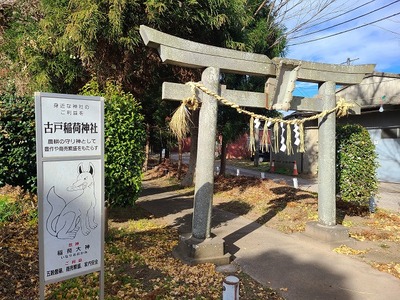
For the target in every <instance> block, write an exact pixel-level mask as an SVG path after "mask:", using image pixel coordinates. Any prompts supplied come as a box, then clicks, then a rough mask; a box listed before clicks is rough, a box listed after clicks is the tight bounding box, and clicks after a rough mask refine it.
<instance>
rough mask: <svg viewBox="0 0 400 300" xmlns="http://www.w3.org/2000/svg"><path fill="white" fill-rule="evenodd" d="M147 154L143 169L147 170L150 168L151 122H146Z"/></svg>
mask: <svg viewBox="0 0 400 300" xmlns="http://www.w3.org/2000/svg"><path fill="white" fill-rule="evenodd" d="M144 151H145V156H144V162H143V167H142V171H143V172H146V171H147V170H148V169H149V157H150V124H146V146H145V149H144Z"/></svg>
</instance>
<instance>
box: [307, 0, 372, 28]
mask: <svg viewBox="0 0 400 300" xmlns="http://www.w3.org/2000/svg"><path fill="white" fill-rule="evenodd" d="M375 1H376V0H371V1H369V2H367V3H364V4H361V5H360V6H357V7H355V8H353V9H351V10H349V11H346V12H344V13H341V14H339V15H335V16H333V17H332V18H330V19H327V20H324V21H321V22H319V23H316V24H312V25H309V26H305V27H303V28H302V30H305V29H308V28H312V27H315V26H318V25H321V24H323V23H326V22H329V21H332V20H333V19H336V18H339V17H341V16H344V15H347V14H349V13H351V12H353V11H356V10H357V9H359V8H361V7H363V6H366V5H368V4H370V3H372V2H375Z"/></svg>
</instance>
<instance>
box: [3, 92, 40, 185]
mask: <svg viewBox="0 0 400 300" xmlns="http://www.w3.org/2000/svg"><path fill="white" fill-rule="evenodd" d="M6 184H10V185H13V186H21V187H22V188H23V189H24V190H27V191H29V192H35V191H36V139H35V102H34V99H33V97H15V96H12V95H0V186H4V185H6Z"/></svg>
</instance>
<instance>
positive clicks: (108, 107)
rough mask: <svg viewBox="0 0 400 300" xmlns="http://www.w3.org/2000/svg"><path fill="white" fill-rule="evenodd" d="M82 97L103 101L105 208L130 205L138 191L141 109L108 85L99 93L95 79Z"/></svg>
mask: <svg viewBox="0 0 400 300" xmlns="http://www.w3.org/2000/svg"><path fill="white" fill-rule="evenodd" d="M83 93H84V94H85V95H97V96H103V97H104V98H105V117H104V123H105V124H104V125H105V152H106V155H105V184H106V186H105V193H106V201H107V203H108V205H109V206H126V205H132V204H133V203H134V202H135V200H136V199H137V197H138V194H139V191H140V188H141V174H142V165H143V161H144V145H145V141H146V131H145V127H144V118H143V115H142V114H141V113H140V110H141V107H140V105H139V104H138V102H137V101H136V100H135V99H134V98H133V96H132V94H129V93H125V92H124V91H123V90H122V89H121V87H120V86H118V85H115V84H113V83H112V82H108V83H107V85H106V87H105V89H104V90H101V89H100V88H99V86H98V85H97V83H96V81H95V80H92V81H90V82H89V83H88V84H87V85H86V86H85V87H84V88H83Z"/></svg>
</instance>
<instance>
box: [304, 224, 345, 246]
mask: <svg viewBox="0 0 400 300" xmlns="http://www.w3.org/2000/svg"><path fill="white" fill-rule="evenodd" d="M305 234H306V235H307V236H309V237H311V238H314V239H317V240H321V241H323V242H328V243H334V244H336V243H340V242H346V241H349V239H350V238H349V231H348V230H347V228H346V227H344V226H342V225H334V226H327V225H321V224H319V223H318V222H309V223H307V224H306V230H305Z"/></svg>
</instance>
